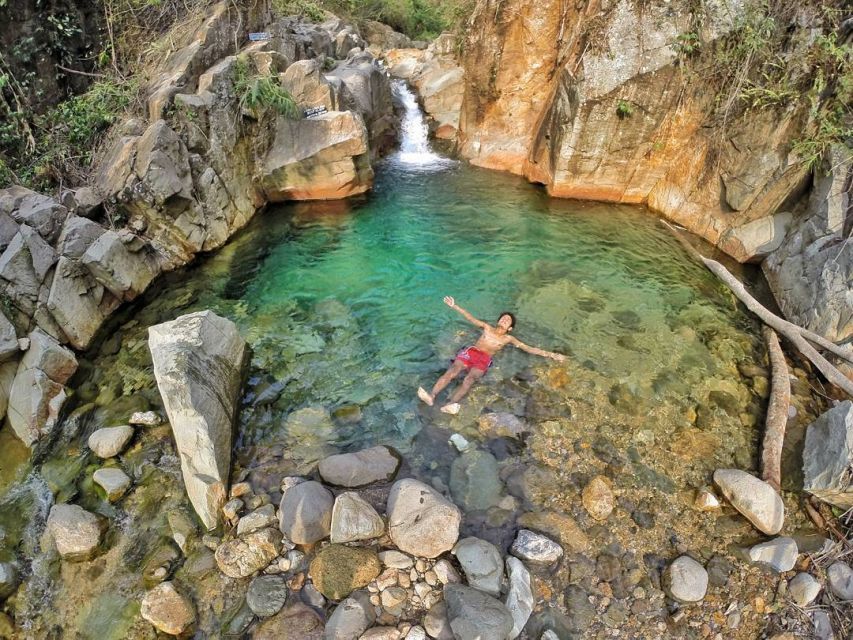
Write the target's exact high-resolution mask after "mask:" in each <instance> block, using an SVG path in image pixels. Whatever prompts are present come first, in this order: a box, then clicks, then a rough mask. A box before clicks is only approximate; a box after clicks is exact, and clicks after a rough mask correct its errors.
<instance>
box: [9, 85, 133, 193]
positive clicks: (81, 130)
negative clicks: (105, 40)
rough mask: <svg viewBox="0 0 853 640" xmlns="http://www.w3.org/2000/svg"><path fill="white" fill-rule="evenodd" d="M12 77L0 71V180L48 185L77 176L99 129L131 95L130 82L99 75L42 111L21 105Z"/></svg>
mask: <svg viewBox="0 0 853 640" xmlns="http://www.w3.org/2000/svg"><path fill="white" fill-rule="evenodd" d="M16 84H17V82H16V80H15V79H14V78H13V77H11V76H9V75H8V74H0V95H2V97H0V185H2V184H8V183H10V182H17V183H19V184H24V185H27V186H30V187H33V188H40V189H49V188H50V187H51V186H53V185H54V184H58V183H59V182H61V181H62V180H63V179H65V180H74V179H75V178H76V179H77V180H78V181H82V179H83V177H84V176H85V174H86V173H87V169H88V167H89V165H90V163H91V161H92V156H93V153H94V150H95V149H96V148H97V146H98V144H99V141H100V139H101V137H102V135H103V133H104V132H105V131H106V130H107V129H108V128H109V127H110V126H111V125H112V124H113V123H114V122H115V121H116V120H117V119H118V118H119V117H120V116H121V114H122V113H123V112H124V110H125V108H127V106H128V105H129V104H130V103H131V101H132V100H133V99H134V98H135V96H136V93H137V84H136V83H135V82H133V81H125V82H120V81H114V80H109V79H105V80H101V81H99V82H96V83H95V84H93V85H92V86H91V87H90V88H89V91H87V92H86V93H84V94H82V95H79V96H76V97H74V98H71V99H70V100H66V101H65V102H61V103H60V104H58V105H57V106H56V107H54V108H52V109H49V110H48V111H47V112H45V113H43V114H34V113H32V112H31V111H28V110H27V109H26V106H25V103H24V101H23V100H21V99H20V98H16V97H12V98H7V95H12V96H15V94H16V92H17V91H18V90H19V86H17V87H16Z"/></svg>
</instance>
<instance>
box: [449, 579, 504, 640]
mask: <svg viewBox="0 0 853 640" xmlns="http://www.w3.org/2000/svg"><path fill="white" fill-rule="evenodd" d="M444 600H445V602H447V619H448V620H449V621H450V628H451V629H452V630H453V635H454V636H455V637H456V640H506V639H507V637H508V636H509V634H510V632H511V631H512V627H513V619H512V616H511V615H510V613H509V611H507V609H506V607H505V606H504V605H503V604H501V602H500V601H499V600H495V599H494V598H492V597H491V596H488V595H486V594H485V593H483V592H482V591H479V590H477V589H474V588H472V587H466V586H463V585H461V584H449V585H447V586H445V587H444Z"/></svg>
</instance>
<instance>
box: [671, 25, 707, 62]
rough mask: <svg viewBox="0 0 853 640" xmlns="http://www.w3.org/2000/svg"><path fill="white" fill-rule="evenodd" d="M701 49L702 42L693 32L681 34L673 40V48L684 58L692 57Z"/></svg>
mask: <svg viewBox="0 0 853 640" xmlns="http://www.w3.org/2000/svg"><path fill="white" fill-rule="evenodd" d="M701 47H702V42H701V40H700V39H699V34H698V33H696V32H695V31H690V32H688V33H682V34H680V35H679V36H678V37H677V38H676V39H675V44H673V48H674V49H675V50H676V51H677V52H678V53H680V54H682V55H684V56H692V55H695V54H697V53H698V52H699V49H701Z"/></svg>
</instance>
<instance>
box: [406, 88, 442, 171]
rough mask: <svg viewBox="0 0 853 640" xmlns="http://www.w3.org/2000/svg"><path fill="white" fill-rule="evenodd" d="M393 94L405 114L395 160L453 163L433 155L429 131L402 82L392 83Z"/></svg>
mask: <svg viewBox="0 0 853 640" xmlns="http://www.w3.org/2000/svg"><path fill="white" fill-rule="evenodd" d="M392 87H393V91H394V94H395V95H396V97H397V99H398V100H399V101H400V104H402V105H403V108H404V109H405V114H404V115H403V121H402V122H401V123H400V151H399V152H398V153H397V154H396V157H397V159H398V160H399V161H400V162H403V163H405V164H416V165H432V166H436V165H447V164H452V163H453V161H452V160H450V159H448V158H444V157H442V156H440V155H438V154H437V153H434V152H433V151H432V149H430V146H429V129H428V128H427V124H426V122H425V121H424V114H423V112H422V111H421V108H420V105H418V101H417V98H415V94H414V93H412V90H411V89H409V87H408V85H406V83H405V82H404V81H402V80H394V81H393V83H392Z"/></svg>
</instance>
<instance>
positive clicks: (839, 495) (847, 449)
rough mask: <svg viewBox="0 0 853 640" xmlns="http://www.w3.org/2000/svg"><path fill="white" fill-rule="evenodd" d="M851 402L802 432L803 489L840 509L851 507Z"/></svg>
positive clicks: (841, 405) (852, 427)
mask: <svg viewBox="0 0 853 640" xmlns="http://www.w3.org/2000/svg"><path fill="white" fill-rule="evenodd" d="M851 467H853V402H851V401H850V400H845V401H844V402H842V403H840V404H839V405H838V406H836V407H833V408H832V409H830V410H829V411H827V412H826V413H824V414H823V415H821V416H820V417H819V418H818V419H817V420H815V421H814V422H813V423H811V424H810V425H809V426H808V429H807V430H806V444H805V448H804V449H803V489H804V490H806V491H808V492H809V493H811V494H812V495H814V496H817V497H818V498H820V499H821V500H825V501H826V502H829V503H831V504H834V505H835V506H837V507H840V508H841V509H850V508H851V507H853V480H851V477H850V472H849V470H850V468H851Z"/></svg>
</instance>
